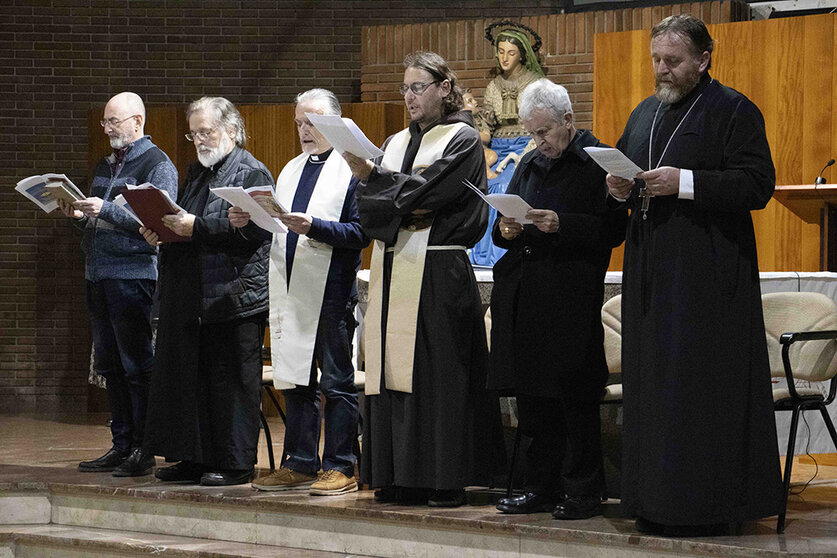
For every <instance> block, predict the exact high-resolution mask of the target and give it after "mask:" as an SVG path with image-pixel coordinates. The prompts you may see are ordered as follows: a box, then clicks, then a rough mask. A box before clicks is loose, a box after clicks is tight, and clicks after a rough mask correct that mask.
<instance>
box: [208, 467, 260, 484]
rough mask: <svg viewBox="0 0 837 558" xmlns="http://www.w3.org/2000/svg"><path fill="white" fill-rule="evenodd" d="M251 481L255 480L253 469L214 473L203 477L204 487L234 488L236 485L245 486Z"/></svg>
mask: <svg viewBox="0 0 837 558" xmlns="http://www.w3.org/2000/svg"><path fill="white" fill-rule="evenodd" d="M251 480H253V469H244V470H241V469H230V470H228V471H213V472H209V473H204V474H203V475H202V476H201V484H202V485H203V486H232V485H234V484H245V483H248V482H250V481H251Z"/></svg>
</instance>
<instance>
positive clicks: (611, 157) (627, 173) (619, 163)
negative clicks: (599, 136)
mask: <svg viewBox="0 0 837 558" xmlns="http://www.w3.org/2000/svg"><path fill="white" fill-rule="evenodd" d="M584 151H586V152H587V154H588V155H590V157H592V159H593V160H594V161H596V163H597V164H598V165H599V166H600V167H602V168H603V169H604V170H605V171H606V172H608V173H610V174H612V175H613V176H618V177H620V178H627V179H629V180H630V179H631V178H636V175H638V174H639V173H642V172H645V171H644V170H642V169H641V168H640V167H638V166H637V165H636V163H634V162H633V161H631V160H630V159H628V156H627V155H625V154H624V153H622V152H621V151H619V150H618V149H615V148H613V147H585V148H584Z"/></svg>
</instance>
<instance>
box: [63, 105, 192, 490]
mask: <svg viewBox="0 0 837 558" xmlns="http://www.w3.org/2000/svg"><path fill="white" fill-rule="evenodd" d="M101 124H102V127H103V128H104V131H105V134H107V135H108V137H109V138H110V146H111V147H112V148H113V153H111V154H110V155H108V156H107V157H105V158H104V159H102V160H101V161H100V162H99V164H98V165H97V166H96V171H95V175H94V176H93V184H92V186H91V188H90V197H89V198H86V199H84V200H82V201H79V202H75V203H74V204H73V205H72V206H70V205H68V204H65V203H62V204H60V205H61V211H62V212H63V213H64V214H65V215H66V216H67V217H72V218H74V219H75V220H76V223H75V224H76V225H77V226H79V227H81V228H83V231H84V237H83V240H82V248H83V250H84V253H85V271H84V274H85V278H86V280H87V308H88V311H89V312H90V322H91V328H92V333H93V353H94V357H93V369H94V370H95V371H96V372H97V373H98V374H101V375H102V376H104V377H105V379H106V382H107V394H108V401H109V402H110V410H111V419H112V420H111V427H110V428H111V434H112V436H113V447H112V448H111V449H109V450H108V451H107V453H105V454H104V455H103V456H101V457H99V458H97V459H94V460H92V461H82V462H81V463H79V466H78V468H79V471H86V472H101V471H113V474H114V476H117V477H131V476H139V475H147V474H149V473H151V469H152V467H153V466H154V456H152V455H148V454H146V453H144V452H143V451H142V443H143V429H144V426H145V412H146V407H147V406H148V388H149V383H150V380H151V369H152V367H153V364H154V350H153V348H152V345H151V305H152V298H153V295H154V289H155V287H156V283H157V249H156V248H155V247H153V246H149V245H148V243H147V242H146V241H145V239H144V238H143V237H142V235H141V234H140V233H139V227H140V226H139V224H138V223H137V222H136V221H135V220H134V219H133V218H132V217H131V216H130V215H129V214H128V213H127V212H126V211H125V210H124V209H122V208H121V207H119V206H118V205H116V204H115V203H113V200H114V198H116V197H117V196H118V195H119V194H120V193H121V192H122V191H123V189H124V188H125V184H143V183H145V182H150V183H152V184H154V185H155V186H156V187H158V188H160V189H162V190H165V191H167V192H168V193H169V195H170V196H171V197H172V199H174V198H175V197H176V196H177V170H176V169H175V168H174V165H173V164H172V162H171V160H169V158H168V156H167V155H166V154H165V153H163V152H162V151H161V150H160V149H159V148H158V147H157V146H155V145H154V144H153V143H151V137H150V136H146V135H144V131H143V130H144V125H145V106H144V105H143V102H142V99H140V97H139V96H138V95H137V94H135V93H130V92H124V93H120V94H118V95H116V96H114V97H113V98H112V99H111V100H110V101H108V104H107V105H106V106H105V112H104V117H103V118H102V121H101Z"/></svg>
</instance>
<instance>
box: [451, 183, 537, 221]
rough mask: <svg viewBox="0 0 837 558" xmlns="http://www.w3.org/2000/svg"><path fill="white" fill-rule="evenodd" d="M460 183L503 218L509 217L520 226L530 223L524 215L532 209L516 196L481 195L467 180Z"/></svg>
mask: <svg viewBox="0 0 837 558" xmlns="http://www.w3.org/2000/svg"><path fill="white" fill-rule="evenodd" d="M462 183H463V184H465V186H467V187H468V188H470V189H471V190H473V191H474V192H476V194H477V195H478V196H479V197H480V198H482V200H483V201H484V202H485V203H487V204H488V205H490V206H491V207H493V208H494V209H496V210H497V211H498V212H499V213H500V215H502V216H503V217H511V218H512V219H514V220H515V221H517V222H518V223H520V224H521V225H529V224H531V223H532V220H531V219H527V218H526V213H527V212H528V211H529V210H530V209H533V207H532V206H531V205H529V204H528V203H526V200H524V199H523V198H521V197H520V196H518V195H517V194H483V193H482V191H481V190H480V189H479V188H477V187H476V186H474V185H473V184H471V183H470V182H469V181H468V180H463V181H462Z"/></svg>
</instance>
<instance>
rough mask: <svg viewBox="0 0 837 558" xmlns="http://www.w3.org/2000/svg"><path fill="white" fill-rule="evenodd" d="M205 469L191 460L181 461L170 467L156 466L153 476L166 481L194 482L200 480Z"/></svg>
mask: <svg viewBox="0 0 837 558" xmlns="http://www.w3.org/2000/svg"><path fill="white" fill-rule="evenodd" d="M204 471H205V469H204V468H203V467H202V466H200V465H198V464H197V463H192V462H191V461H181V462H180V463H178V464H177V465H172V466H170V467H163V468H158V469H157V470H156V471H155V472H154V476H155V477H157V478H158V479H160V480H161V481H166V482H194V483H198V482H200V481H201V476H202V475H203V473H204Z"/></svg>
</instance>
